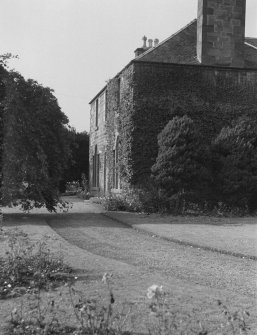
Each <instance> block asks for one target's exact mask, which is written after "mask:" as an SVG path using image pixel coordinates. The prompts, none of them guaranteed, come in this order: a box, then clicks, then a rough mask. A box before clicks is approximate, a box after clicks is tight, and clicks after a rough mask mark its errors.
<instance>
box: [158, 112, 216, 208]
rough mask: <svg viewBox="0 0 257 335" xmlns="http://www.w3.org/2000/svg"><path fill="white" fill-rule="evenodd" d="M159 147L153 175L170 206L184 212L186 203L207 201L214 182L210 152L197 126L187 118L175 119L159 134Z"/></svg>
mask: <svg viewBox="0 0 257 335" xmlns="http://www.w3.org/2000/svg"><path fill="white" fill-rule="evenodd" d="M158 145H159V151H158V156H157V159H156V163H155V164H154V165H153V167H152V174H153V178H154V180H155V182H156V183H157V185H158V187H159V188H160V189H162V190H163V193H164V194H165V195H166V196H167V197H168V198H169V200H170V206H171V207H173V208H175V209H176V211H181V210H182V208H183V207H184V204H185V201H191V202H196V203H197V202H203V201H204V200H206V198H207V197H208V193H209V183H210V181H211V173H210V168H209V166H208V165H207V163H206V162H208V157H209V150H208V147H207V146H206V145H205V144H204V141H203V139H202V138H201V136H200V134H199V129H198V128H197V126H196V125H195V123H194V122H193V121H192V120H191V119H190V118H189V117H187V116H183V117H175V118H173V119H172V120H171V121H169V123H168V124H167V125H166V127H165V128H164V129H163V130H162V132H161V133H160V134H159V136H158Z"/></svg>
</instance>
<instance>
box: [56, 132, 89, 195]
mask: <svg viewBox="0 0 257 335" xmlns="http://www.w3.org/2000/svg"><path fill="white" fill-rule="evenodd" d="M67 138H69V139H70V143H71V156H70V159H69V161H68V164H67V167H66V169H65V170H64V171H63V173H62V180H61V181H60V190H61V192H64V191H65V186H66V185H67V182H73V181H78V182H79V184H81V186H83V175H84V178H88V167H89V134H88V133H87V132H82V133H77V132H76V131H75V130H74V129H70V130H68V131H67Z"/></svg>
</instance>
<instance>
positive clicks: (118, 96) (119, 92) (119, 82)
mask: <svg viewBox="0 0 257 335" xmlns="http://www.w3.org/2000/svg"><path fill="white" fill-rule="evenodd" d="M120 86H121V78H119V79H118V90H117V104H118V106H119V105H120V100H121V99H120V96H121V90H120Z"/></svg>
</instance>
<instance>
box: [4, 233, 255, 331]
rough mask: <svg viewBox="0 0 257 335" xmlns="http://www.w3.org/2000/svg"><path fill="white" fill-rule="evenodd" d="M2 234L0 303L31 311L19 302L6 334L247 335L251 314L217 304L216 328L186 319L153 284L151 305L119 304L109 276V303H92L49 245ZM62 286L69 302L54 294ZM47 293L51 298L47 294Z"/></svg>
mask: <svg viewBox="0 0 257 335" xmlns="http://www.w3.org/2000/svg"><path fill="white" fill-rule="evenodd" d="M1 235H2V237H3V238H4V240H5V242H6V244H7V245H8V250H7V257H5V258H4V259H2V264H4V269H5V271H2V272H1V273H0V278H1V281H2V282H3V283H5V285H4V289H7V293H3V294H2V296H1V298H2V299H7V298H9V299H10V298H13V297H15V296H16V297H17V296H22V295H24V298H26V299H28V300H29V301H30V304H29V305H28V306H23V303H22V300H21V304H17V303H16V306H15V307H14V308H13V309H12V311H10V323H9V327H8V329H6V334H8V335H12V334H25V335H32V334H36V335H58V334H62V335H64V334H70V335H86V334H135V333H136V332H138V329H140V331H142V332H147V333H149V334H152V335H158V334H164V335H168V334H175V335H177V334H181V335H182V334H184V335H185V334H188V335H189V334H197V335H207V334H213V335H214V334H215V335H218V334H222V335H223V334H224V335H225V334H247V333H248V330H249V327H248V326H247V319H248V317H249V313H248V312H247V311H236V312H234V311H233V312H230V311H229V310H228V308H227V307H226V306H225V305H224V304H223V303H222V302H221V301H217V304H218V305H219V306H220V320H219V321H218V322H217V325H216V326H215V327H214V326H213V324H209V322H208V320H204V319H203V320H202V319H201V317H199V315H197V314H194V313H191V314H186V313H184V312H182V311H181V310H180V308H179V306H178V307H177V308H174V307H171V306H170V303H169V301H170V298H171V294H169V293H168V292H166V291H165V288H163V287H162V286H158V285H152V286H151V287H149V288H148V290H147V291H146V292H145V295H146V297H147V300H148V302H141V303H135V302H133V303H130V302H124V303H123V302H120V301H118V299H117V298H116V295H115V286H114V282H113V276H112V275H111V274H109V273H105V274H104V276H103V278H102V284H103V285H105V287H106V289H107V293H108V294H107V297H108V298H107V300H106V301H105V302H104V301H101V300H97V299H94V298H92V297H91V296H90V295H88V293H87V287H86V286H85V289H84V290H78V289H76V285H75V283H76V280H77V277H76V275H75V274H72V273H71V272H70V268H69V267H67V266H66V265H65V264H64V263H63V260H62V258H61V257H60V256H58V257H57V256H53V255H52V254H51V252H50V251H49V250H48V249H47V244H46V242H42V244H41V245H35V244H33V243H31V241H29V240H28V236H26V234H24V233H22V231H20V230H11V229H10V230H9V229H3V230H2V232H1ZM60 284H63V290H65V291H66V293H67V295H68V297H69V299H68V300H66V299H64V295H63V296H62V295H61V296H60V294H61V291H57V290H56V287H57V286H59V285H60ZM1 286H2V285H1ZM46 291H48V292H49V293H50V295H48V294H47V295H45V292H46ZM4 292H6V291H4ZM58 292H59V293H58ZM57 296H58V299H57ZM20 299H22V297H21V298H20ZM68 310H69V311H70V310H71V313H72V314H73V319H72V321H71V320H70V319H69V318H67V316H66V313H67V312H68ZM69 313H70V312H69Z"/></svg>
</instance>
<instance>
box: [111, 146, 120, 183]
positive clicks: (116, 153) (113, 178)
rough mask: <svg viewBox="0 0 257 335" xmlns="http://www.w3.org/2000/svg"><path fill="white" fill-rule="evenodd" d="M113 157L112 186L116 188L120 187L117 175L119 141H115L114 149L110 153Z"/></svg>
mask: <svg viewBox="0 0 257 335" xmlns="http://www.w3.org/2000/svg"><path fill="white" fill-rule="evenodd" d="M112 157H113V176H112V180H113V188H115V189H118V188H120V177H119V164H118V163H119V142H118V141H117V143H116V146H115V150H113V153H112Z"/></svg>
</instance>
